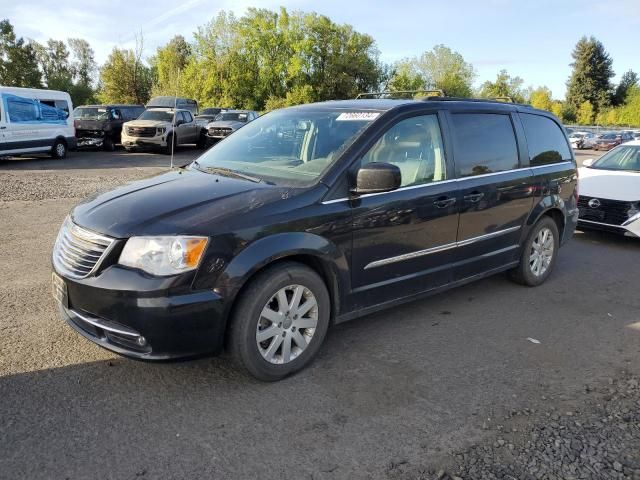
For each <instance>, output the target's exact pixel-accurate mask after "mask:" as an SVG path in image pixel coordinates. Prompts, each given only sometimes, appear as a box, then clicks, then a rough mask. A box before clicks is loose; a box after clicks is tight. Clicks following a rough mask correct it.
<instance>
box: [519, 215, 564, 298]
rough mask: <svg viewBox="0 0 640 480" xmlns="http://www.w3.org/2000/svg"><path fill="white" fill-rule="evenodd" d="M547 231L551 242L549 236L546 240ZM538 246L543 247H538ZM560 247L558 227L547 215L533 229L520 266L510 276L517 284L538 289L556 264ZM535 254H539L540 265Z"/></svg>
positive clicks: (526, 243) (525, 245)
mask: <svg viewBox="0 0 640 480" xmlns="http://www.w3.org/2000/svg"><path fill="white" fill-rule="evenodd" d="M545 231H546V232H547V234H551V236H552V238H551V240H550V241H549V239H548V236H547V237H546V238H547V239H546V240H545V237H544V232H545ZM536 245H541V246H539V247H538V246H536ZM545 245H548V247H545ZM559 247H560V235H559V233H558V226H557V225H556V222H555V221H554V220H553V218H551V217H549V216H546V215H545V216H544V217H542V218H541V219H540V220H538V223H536V224H535V225H534V227H533V228H532V229H531V232H530V233H529V236H528V237H527V241H526V242H525V244H524V248H523V249H522V255H521V257H520V264H519V265H518V266H517V267H516V268H514V269H513V270H510V271H509V276H510V277H511V279H512V280H513V281H515V282H516V283H519V284H521V285H527V286H529V287H537V286H538V285H540V284H542V283H544V281H545V280H546V279H547V278H548V277H549V275H550V274H551V271H552V270H553V267H554V266H555V264H556V259H557V258H558V248H559ZM535 253H538V256H537V258H538V259H539V263H535V258H534V254H535ZM540 262H541V263H540Z"/></svg>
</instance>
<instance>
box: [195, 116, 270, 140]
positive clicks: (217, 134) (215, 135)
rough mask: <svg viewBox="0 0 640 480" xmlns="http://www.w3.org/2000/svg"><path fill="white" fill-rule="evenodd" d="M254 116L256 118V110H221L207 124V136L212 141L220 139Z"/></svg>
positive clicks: (251, 119) (253, 118)
mask: <svg viewBox="0 0 640 480" xmlns="http://www.w3.org/2000/svg"><path fill="white" fill-rule="evenodd" d="M256 118H258V112H254V111H253V110H227V111H225V112H221V113H219V114H218V115H217V116H216V117H215V118H214V119H213V121H212V122H211V123H209V124H208V125H207V136H208V137H209V138H210V139H211V140H212V141H214V142H215V141H218V140H222V139H223V138H225V137H227V136H229V135H231V134H232V133H233V132H235V131H236V130H238V129H239V128H242V127H244V126H245V125H246V124H247V123H249V122H251V121H253V120H255V119H256Z"/></svg>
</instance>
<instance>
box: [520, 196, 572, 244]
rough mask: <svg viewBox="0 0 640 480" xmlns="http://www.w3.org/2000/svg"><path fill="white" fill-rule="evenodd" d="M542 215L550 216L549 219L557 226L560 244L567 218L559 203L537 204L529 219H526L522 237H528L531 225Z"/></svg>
mask: <svg viewBox="0 0 640 480" xmlns="http://www.w3.org/2000/svg"><path fill="white" fill-rule="evenodd" d="M544 216H547V217H551V219H552V220H553V221H554V222H555V223H556V226H557V227H558V235H559V237H560V238H559V240H560V243H561V244H562V243H563V238H564V231H565V227H566V222H567V219H566V215H565V213H564V211H563V210H562V208H561V207H560V205H558V204H556V203H553V204H551V205H543V204H542V203H541V204H538V207H537V208H535V209H534V210H533V211H532V212H531V215H530V216H529V220H528V221H527V232H526V235H525V236H524V238H527V237H528V235H529V232H530V231H531V229H532V228H533V226H534V225H535V224H536V223H538V222H539V221H540V219H541V218H542V217H544Z"/></svg>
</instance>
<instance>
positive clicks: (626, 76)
mask: <svg viewBox="0 0 640 480" xmlns="http://www.w3.org/2000/svg"><path fill="white" fill-rule="evenodd" d="M634 85H638V74H637V73H636V72H634V71H633V70H628V71H626V72H625V73H623V74H622V77H621V78H620V83H618V86H617V87H616V92H615V94H614V95H613V104H614V105H622V104H624V102H625V100H626V99H627V94H628V92H629V89H630V88H631V87H633V86H634Z"/></svg>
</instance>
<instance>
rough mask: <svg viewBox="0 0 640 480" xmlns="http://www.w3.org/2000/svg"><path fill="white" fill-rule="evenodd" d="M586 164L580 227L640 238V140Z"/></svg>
mask: <svg viewBox="0 0 640 480" xmlns="http://www.w3.org/2000/svg"><path fill="white" fill-rule="evenodd" d="M582 165H583V167H582V168H580V201H579V203H578V206H579V208H580V218H579V219H578V226H579V227H580V228H583V229H585V228H586V229H597V230H605V231H608V232H614V233H619V234H624V235H626V236H632V237H640V141H638V140H634V141H632V142H628V143H625V144H623V145H620V146H618V147H616V148H614V149H613V150H611V151H610V152H608V153H606V154H605V155H603V156H602V157H600V158H599V159H598V160H595V161H593V160H591V159H589V160H585V161H584V162H583V164H582Z"/></svg>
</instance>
